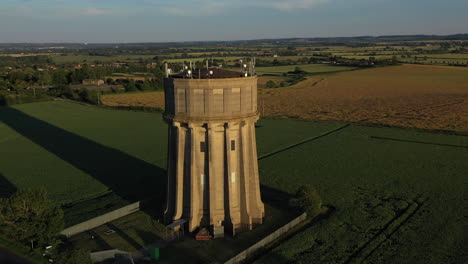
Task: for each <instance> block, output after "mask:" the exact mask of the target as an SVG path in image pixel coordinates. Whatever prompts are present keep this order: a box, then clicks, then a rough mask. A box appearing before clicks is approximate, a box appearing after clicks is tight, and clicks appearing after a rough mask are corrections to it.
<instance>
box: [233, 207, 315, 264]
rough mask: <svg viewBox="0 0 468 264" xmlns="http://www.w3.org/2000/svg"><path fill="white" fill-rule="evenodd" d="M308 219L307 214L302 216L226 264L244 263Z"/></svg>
mask: <svg viewBox="0 0 468 264" xmlns="http://www.w3.org/2000/svg"><path fill="white" fill-rule="evenodd" d="M306 219H307V213H303V214H301V215H300V216H299V217H297V218H296V219H294V220H292V221H291V222H289V223H287V224H286V225H284V226H283V227H281V228H280V229H278V230H276V231H275V232H273V233H271V234H270V235H269V236H267V237H265V238H264V239H262V240H260V241H258V242H257V243H255V244H254V245H253V246H251V247H249V248H248V249H246V250H244V251H243V252H241V253H239V254H237V256H235V257H233V258H231V259H230V260H228V261H226V262H225V264H236V263H239V262H242V261H244V260H245V259H246V258H248V257H249V256H252V255H253V254H254V253H255V252H256V251H257V250H259V249H261V248H264V247H265V246H266V245H268V244H269V243H271V242H273V241H275V240H276V239H278V238H279V237H280V236H282V235H284V234H285V233H287V232H288V231H289V230H291V229H292V228H294V227H295V226H297V225H298V224H300V223H302V222H304V221H305V220H306Z"/></svg>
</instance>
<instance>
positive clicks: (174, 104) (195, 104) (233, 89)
mask: <svg viewBox="0 0 468 264" xmlns="http://www.w3.org/2000/svg"><path fill="white" fill-rule="evenodd" d="M164 84H165V93H166V111H165V114H166V115H169V116H173V117H175V118H176V119H177V118H178V117H181V118H192V119H193V120H194V119H202V120H209V119H219V118H223V119H228V118H239V117H241V116H248V115H255V114H256V113H257V77H256V76H252V77H244V78H226V79H172V78H168V79H166V80H165V83H164Z"/></svg>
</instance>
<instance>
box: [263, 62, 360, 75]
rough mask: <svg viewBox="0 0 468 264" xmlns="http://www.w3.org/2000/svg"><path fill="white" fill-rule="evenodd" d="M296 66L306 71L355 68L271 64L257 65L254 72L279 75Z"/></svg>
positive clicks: (317, 71) (332, 70)
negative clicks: (271, 65)
mask: <svg viewBox="0 0 468 264" xmlns="http://www.w3.org/2000/svg"><path fill="white" fill-rule="evenodd" d="M296 67H299V68H301V70H303V71H306V72H307V73H327V72H339V71H349V70H354V69H356V68H353V67H346V66H329V65H325V64H304V65H288V66H273V67H257V68H256V72H257V74H259V75H265V74H269V75H281V74H283V73H287V72H290V71H294V69H295V68H296Z"/></svg>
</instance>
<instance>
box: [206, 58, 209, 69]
mask: <svg viewBox="0 0 468 264" xmlns="http://www.w3.org/2000/svg"><path fill="white" fill-rule="evenodd" d="M208 63H209V60H208V59H206V70H208Z"/></svg>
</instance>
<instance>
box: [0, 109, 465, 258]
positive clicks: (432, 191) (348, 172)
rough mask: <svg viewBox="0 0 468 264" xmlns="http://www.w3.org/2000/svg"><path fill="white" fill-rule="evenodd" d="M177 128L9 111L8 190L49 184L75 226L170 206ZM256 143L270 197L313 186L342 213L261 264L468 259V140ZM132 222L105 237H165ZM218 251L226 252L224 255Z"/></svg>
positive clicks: (409, 134) (195, 254) (352, 138)
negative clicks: (147, 202)
mask: <svg viewBox="0 0 468 264" xmlns="http://www.w3.org/2000/svg"><path fill="white" fill-rule="evenodd" d="M166 130H167V126H166V124H164V122H163V121H162V118H161V115H160V114H157V113H154V114H153V113H141V112H127V111H116V110H107V109H99V108H94V107H87V106H82V105H78V104H72V103H65V102H45V103H35V104H25V105H18V106H15V107H12V108H2V109H0V134H1V135H2V138H1V139H0V157H1V158H0V185H1V188H0V192H3V193H1V194H3V195H4V196H5V195H7V194H8V193H11V192H12V191H13V190H14V188H18V187H25V186H44V187H46V188H47V189H48V190H49V192H50V194H51V196H52V198H54V199H56V200H58V201H60V202H64V203H72V205H71V206H70V207H68V208H67V209H66V214H67V215H68V217H69V218H73V219H75V221H76V219H78V218H86V216H88V218H89V217H91V216H94V214H96V213H99V212H102V211H105V210H108V209H110V208H113V207H116V206H118V205H121V204H125V203H126V202H129V201H133V200H136V199H142V198H148V197H152V198H155V199H156V200H157V201H159V200H161V199H162V198H161V197H160V195H159V194H160V193H162V188H164V187H165V164H166V136H167V134H166ZM257 144H258V155H259V159H260V162H259V169H260V177H261V184H262V191H264V195H266V194H268V193H269V192H270V190H273V191H278V192H280V193H289V194H292V193H294V191H295V190H296V188H297V187H299V186H300V185H301V184H304V183H311V184H313V185H315V186H316V188H317V189H318V191H319V192H320V194H321V196H322V198H323V200H324V202H325V203H326V204H328V205H331V206H333V207H335V208H336V211H335V213H334V214H332V215H331V217H329V218H328V219H324V220H322V221H320V222H318V223H316V224H314V225H312V226H309V227H308V228H306V229H305V230H304V231H302V232H301V233H299V234H297V235H295V236H293V237H292V238H291V239H289V240H287V241H286V242H285V243H283V244H281V245H280V246H278V247H276V248H275V249H273V250H272V251H271V252H269V253H268V254H267V255H265V256H264V257H262V258H260V259H258V260H257V262H258V263H311V262H317V263H319V262H320V263H359V262H368V263H382V262H385V263H463V262H464V261H465V260H466V259H467V258H468V256H467V255H466V252H468V251H467V250H466V245H467V244H468V240H467V237H468V236H467V235H466V229H465V228H464V223H465V224H466V213H465V212H464V210H465V209H464V208H465V203H466V190H467V189H468V188H467V187H468V181H467V177H466V176H467V171H468V163H467V162H466V161H467V160H468V138H467V137H466V136H456V135H447V134H434V133H428V132H418V131H415V130H406V129H405V130H404V129H394V128H375V127H361V126H346V124H344V123H336V122H306V121H294V120H260V121H259V122H258V127H257ZM102 194H105V195H103V196H101V195H102ZM265 197H267V196H265ZM265 197H264V198H265ZM158 206H159V207H161V205H160V204H156V207H155V210H157V208H159V207H158ZM272 212H273V211H272ZM267 213H268V210H267ZM278 214H279V215H281V214H280V213H278ZM272 215H273V216H274V215H276V213H271V215H269V216H270V217H273V216H272ZM137 216H138V215H135V216H130V217H137ZM145 217H146V216H143V218H142V219H149V218H147V217H146V218H145ZM131 219H133V218H128V219H127V218H124V219H122V220H119V221H120V222H117V223H116V224H115V226H118V227H119V228H120V229H122V230H123V233H122V234H126V235H125V236H124V238H125V237H127V238H128V237H130V238H131V239H127V241H126V242H125V241H123V240H122V236H120V237H119V236H116V237H115V240H113V239H111V237H106V238H105V240H106V241H107V240H108V241H107V242H106V243H116V244H117V245H118V246H119V247H125V248H126V249H129V250H132V247H134V246H135V245H132V243H131V242H129V241H133V242H135V241H136V242H137V244H145V243H148V242H150V241H149V240H153V239H154V238H156V237H157V235H158V234H157V232H152V231H150V229H151V227H150V225H149V224H150V222H148V223H147V224H148V225H142V226H141V227H140V228H139V229H141V230H140V231H138V232H137V231H135V230H136V229H138V228H136V227H132V226H131V222H132V221H130V220H131ZM280 219H283V220H284V219H285V218H284V217H280ZM149 220H151V219H149ZM149 220H148V221H149ZM70 221H72V220H70ZM143 221H147V220H143ZM270 221H272V220H270ZM273 222H276V221H273ZM70 223H71V222H70ZM129 223H130V224H129ZM270 227H271V225H270ZM106 228H107V227H103V230H104V229H106ZM262 230H263V231H262ZM101 231H102V230H101ZM262 232H263V233H262ZM268 232H271V230H268V229H260V231H259V233H250V235H249V233H246V234H245V240H242V238H239V239H240V240H239V241H240V242H236V241H235V240H234V242H229V241H228V242H226V244H224V242H223V243H217V242H216V241H211V242H209V243H207V244H200V243H194V242H191V241H188V242H185V243H182V244H174V245H172V246H171V247H169V248H168V249H167V250H166V251H164V252H165V253H163V257H165V258H169V259H170V257H168V254H169V255H177V254H179V255H180V254H182V253H181V252H183V253H184V254H187V256H191V257H192V258H193V261H194V262H196V261H197V258H198V259H203V260H206V261H221V260H224V259H225V258H226V257H227V256H229V255H233V254H235V253H236V252H238V251H239V250H241V249H242V248H243V247H245V246H247V245H248V244H249V243H251V242H252V241H253V240H254V239H259V237H261V236H264V235H265V234H267V233H268ZM253 234H256V235H255V238H252V237H249V236H254V235H253ZM124 240H125V239H124ZM230 243H231V244H230ZM223 245H224V246H223ZM177 252H179V253H177ZM213 252H220V253H219V258H218V257H212V256H211V255H212V254H213ZM164 254H166V255H164ZM179 257H180V256H179ZM183 259H186V258H183ZM163 261H168V259H166V260H163Z"/></svg>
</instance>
